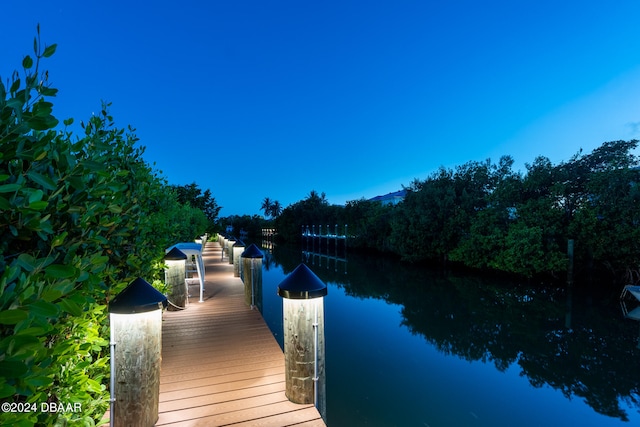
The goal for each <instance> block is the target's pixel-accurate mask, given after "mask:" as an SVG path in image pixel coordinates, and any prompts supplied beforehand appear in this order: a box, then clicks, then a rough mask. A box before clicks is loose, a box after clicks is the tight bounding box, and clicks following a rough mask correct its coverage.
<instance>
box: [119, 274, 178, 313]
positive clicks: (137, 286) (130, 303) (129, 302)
mask: <svg viewBox="0 0 640 427" xmlns="http://www.w3.org/2000/svg"><path fill="white" fill-rule="evenodd" d="M167 305H168V302H167V297H165V296H164V295H162V294H161V293H160V291H158V290H157V289H156V288H154V287H153V286H151V285H150V284H149V283H148V282H147V281H145V280H144V279H141V278H140V277H138V278H137V279H136V280H134V281H133V282H131V283H129V285H128V286H127V287H126V288H124V290H123V291H122V292H120V293H119V294H118V295H117V296H116V297H115V298H114V299H113V300H112V301H111V302H110V303H109V313H117V314H134V313H146V312H148V311H153V310H158V309H161V308H162V307H166V306H167Z"/></svg>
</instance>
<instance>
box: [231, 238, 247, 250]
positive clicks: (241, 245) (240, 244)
mask: <svg viewBox="0 0 640 427" xmlns="http://www.w3.org/2000/svg"><path fill="white" fill-rule="evenodd" d="M233 247H234V248H244V242H243V241H242V240H240V239H238V240H236V242H235V243H234V244H233Z"/></svg>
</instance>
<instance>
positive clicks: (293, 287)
mask: <svg viewBox="0 0 640 427" xmlns="http://www.w3.org/2000/svg"><path fill="white" fill-rule="evenodd" d="M278 295H279V296H281V297H282V298H283V300H282V314H283V328H284V358H285V381H286V391H285V394H286V396H287V398H288V399H289V400H290V401H292V402H294V403H304V404H308V403H314V404H315V406H316V407H317V408H318V410H319V411H320V413H321V414H324V413H325V405H326V404H325V399H324V396H325V390H326V387H325V372H324V371H325V369H324V368H325V352H324V298H323V297H324V296H325V295H327V286H326V285H325V284H324V283H322V281H321V280H320V279H319V278H318V276H316V275H315V274H314V273H313V272H312V271H311V270H310V269H309V267H307V266H306V265H304V264H300V265H298V266H297V267H296V268H295V270H293V271H292V272H291V274H290V275H289V276H287V277H286V278H285V279H284V280H283V281H282V282H281V283H280V284H279V285H278Z"/></svg>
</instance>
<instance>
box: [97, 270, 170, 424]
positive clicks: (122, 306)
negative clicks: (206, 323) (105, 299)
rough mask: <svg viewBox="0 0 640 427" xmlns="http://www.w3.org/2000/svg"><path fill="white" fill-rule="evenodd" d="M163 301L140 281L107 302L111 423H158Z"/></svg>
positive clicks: (148, 286) (153, 290) (155, 292)
mask: <svg viewBox="0 0 640 427" xmlns="http://www.w3.org/2000/svg"><path fill="white" fill-rule="evenodd" d="M166 306H167V298H166V297H165V296H164V295H162V294H161V293H160V292H159V291H157V290H156V289H155V288H154V287H153V286H151V285H150V284H149V283H147V282H146V281H145V280H143V279H141V278H137V279H136V280H134V281H133V282H131V283H130V284H129V286H127V287H126V288H125V289H124V290H123V291H122V292H120V294H118V295H117V296H116V297H115V298H114V299H113V300H112V301H111V302H110V303H109V324H110V329H111V388H110V392H111V425H113V426H118V427H119V426H126V427H130V426H131V427H150V426H153V425H154V424H155V423H156V421H158V403H159V396H160V354H161V350H162V308H163V307H166Z"/></svg>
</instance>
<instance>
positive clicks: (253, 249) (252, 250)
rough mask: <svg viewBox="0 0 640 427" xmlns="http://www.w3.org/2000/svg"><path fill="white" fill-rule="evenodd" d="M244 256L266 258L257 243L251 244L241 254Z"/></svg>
mask: <svg viewBox="0 0 640 427" xmlns="http://www.w3.org/2000/svg"><path fill="white" fill-rule="evenodd" d="M240 256H241V257H242V258H264V254H263V253H262V251H261V250H260V249H258V247H257V246H256V244H255V243H252V244H250V245H249V246H248V247H247V249H245V250H244V252H242V255H240Z"/></svg>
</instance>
